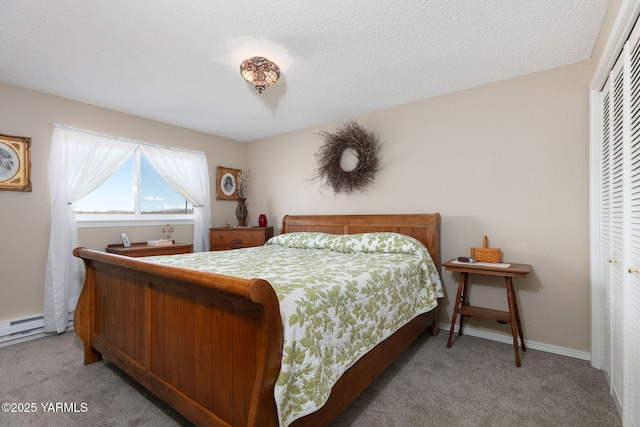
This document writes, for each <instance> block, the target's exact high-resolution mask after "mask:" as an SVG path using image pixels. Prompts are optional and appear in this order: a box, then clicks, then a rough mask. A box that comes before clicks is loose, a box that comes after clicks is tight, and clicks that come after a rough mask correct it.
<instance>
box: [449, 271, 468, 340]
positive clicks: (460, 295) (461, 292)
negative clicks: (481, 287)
mask: <svg viewBox="0 0 640 427" xmlns="http://www.w3.org/2000/svg"><path fill="white" fill-rule="evenodd" d="M467 277H469V274H468V273H460V283H459V284H458V292H457V294H456V301H455V304H454V306H453V317H452V318H451V327H450V328H449V339H448V340H447V348H449V347H451V338H452V337H453V331H454V329H455V326H456V319H457V317H458V307H460V304H462V303H463V302H464V300H465V299H466V295H467V292H466V288H467ZM461 334H462V316H460V327H459V330H458V335H461Z"/></svg>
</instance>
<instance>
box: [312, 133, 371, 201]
mask: <svg viewBox="0 0 640 427" xmlns="http://www.w3.org/2000/svg"><path fill="white" fill-rule="evenodd" d="M319 135H320V136H321V137H323V138H324V141H325V143H324V145H323V146H322V147H321V148H320V150H319V151H318V152H317V153H316V157H317V158H318V166H317V168H316V173H315V176H316V177H317V178H323V179H324V184H323V185H325V186H330V187H332V188H333V191H334V193H341V192H344V193H351V192H353V191H355V190H360V191H361V190H363V189H364V188H365V187H366V186H367V185H368V184H370V183H371V182H373V180H374V178H375V175H376V173H378V170H379V169H380V160H379V159H378V154H379V152H380V143H379V142H378V138H377V137H376V135H375V134H373V133H372V132H369V131H367V130H365V129H363V128H362V127H361V126H360V125H358V124H357V123H356V122H353V121H352V122H347V123H343V124H342V125H341V126H340V127H339V128H338V130H337V131H336V132H334V133H330V132H320V133H319ZM345 150H352V151H353V152H354V153H355V156H356V157H357V163H356V165H355V167H354V168H353V169H351V170H348V171H347V170H344V169H343V168H342V166H341V164H340V162H341V160H342V155H343V153H344V152H345Z"/></svg>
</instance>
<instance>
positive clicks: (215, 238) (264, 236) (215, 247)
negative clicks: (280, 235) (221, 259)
mask: <svg viewBox="0 0 640 427" xmlns="http://www.w3.org/2000/svg"><path fill="white" fill-rule="evenodd" d="M271 237H273V227H246V228H244V227H243V228H210V229H209V249H210V250H212V251H222V250H228V249H239V248H250V247H253V246H262V245H264V244H265V243H266V241H267V240H269V239H270V238H271Z"/></svg>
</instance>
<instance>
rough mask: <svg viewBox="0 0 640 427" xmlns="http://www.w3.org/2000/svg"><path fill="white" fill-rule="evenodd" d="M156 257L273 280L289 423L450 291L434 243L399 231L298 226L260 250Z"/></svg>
mask: <svg viewBox="0 0 640 427" xmlns="http://www.w3.org/2000/svg"><path fill="white" fill-rule="evenodd" d="M147 259H148V260H153V261H155V262H159V263H163V264H169V265H174V266H180V267H185V268H192V269H198V270H202V271H209V272H215V273H220V274H226V275H230V276H235V277H241V278H246V279H250V278H254V277H259V278H262V279H265V280H268V281H269V282H270V283H271V285H272V286H273V287H274V289H275V291H276V294H277V295H278V298H279V300H280V312H281V316H282V322H283V325H284V348H283V360H282V368H281V371H280V376H279V377H278V381H277V383H276V387H275V399H276V403H277V406H278V416H279V419H280V425H282V426H286V425H288V424H290V423H291V422H292V421H294V420H296V419H297V418H300V417H302V416H304V415H307V414H310V413H312V412H314V411H315V410H317V409H318V408H320V407H321V406H322V405H324V403H325V402H326V400H327V399H328V397H329V394H330V393H331V387H332V386H333V385H334V384H335V382H336V381H337V380H338V379H339V378H340V376H341V375H342V374H343V373H344V372H345V371H346V370H347V369H349V368H350V367H351V366H352V365H353V364H354V363H355V362H356V361H357V360H358V359H359V358H360V357H362V356H363V355H364V354H365V353H367V352H368V351H369V350H371V349H372V348H373V347H375V346H376V345H377V344H378V343H380V342H381V341H383V340H384V339H385V338H387V337H388V336H390V335H391V334H393V333H394V332H395V331H396V330H398V329H399V328H400V327H402V326H403V325H404V324H406V323H407V322H409V321H410V320H411V319H413V318H414V317H415V316H417V315H419V314H421V313H425V312H427V311H430V310H431V309H433V308H434V307H435V306H436V304H437V300H436V299H437V298H439V297H442V296H443V291H442V284H441V281H440V277H439V275H438V272H437V269H436V266H435V265H434V263H433V261H432V259H431V257H430V255H429V252H428V251H427V249H426V248H425V247H424V245H422V243H420V242H419V241H418V240H416V239H413V238H411V237H408V236H404V235H401V234H396V233H365V234H355V235H332V234H324V233H289V234H283V235H279V236H276V237H273V238H272V239H271V240H269V241H268V242H267V244H266V245H265V246H261V247H255V248H248V249H241V250H233V251H220V252H202V253H195V254H185V255H174V256H164V257H149V258H147Z"/></svg>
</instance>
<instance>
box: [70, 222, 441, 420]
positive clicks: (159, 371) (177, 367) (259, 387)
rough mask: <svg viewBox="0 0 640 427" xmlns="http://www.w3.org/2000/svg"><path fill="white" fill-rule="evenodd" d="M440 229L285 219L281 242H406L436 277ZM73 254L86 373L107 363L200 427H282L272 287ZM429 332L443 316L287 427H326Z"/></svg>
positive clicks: (417, 326)
mask: <svg viewBox="0 0 640 427" xmlns="http://www.w3.org/2000/svg"><path fill="white" fill-rule="evenodd" d="M439 220H440V217H439V214H437V213H435V214H410V215H337V216H325V215H311V216H286V217H285V218H284V219H283V222H282V233H283V234H284V233H291V232H303V231H304V232H311V231H315V232H325V233H331V234H357V233H366V232H380V231H389V232H396V233H401V234H406V235H409V236H412V237H414V238H416V239H418V240H420V241H421V242H422V243H423V244H424V245H425V246H426V247H427V249H428V250H429V253H430V254H431V257H432V258H433V260H434V262H435V263H436V266H437V268H438V269H439V267H440V256H439V225H440V223H439ZM74 255H76V256H77V257H79V258H82V260H83V261H84V263H85V266H86V281H85V285H84V288H83V290H82V294H81V296H80V300H79V302H78V306H77V309H76V313H75V323H74V324H75V330H76V332H77V334H78V335H79V336H80V337H81V339H82V341H83V343H84V361H85V364H90V363H94V362H96V361H99V360H101V358H102V356H103V355H104V356H105V357H107V358H108V359H109V360H111V361H112V362H113V363H114V364H115V365H116V366H118V367H119V368H120V369H122V370H123V371H124V372H126V373H127V374H128V375H130V376H131V377H133V378H134V379H135V380H136V381H137V382H139V383H140V384H141V385H143V386H144V387H146V388H147V389H149V390H150V391H151V392H153V393H154V394H156V395H157V396H158V397H159V398H160V399H162V400H163V401H165V402H166V403H168V404H169V405H170V406H172V407H173V408H174V409H176V410H177V411H178V412H180V413H181V414H182V415H183V416H185V417H186V418H187V419H189V420H190V421H191V422H193V423H194V424H196V425H199V426H215V425H220V426H275V425H278V415H277V408H276V404H275V400H274V385H275V383H276V379H277V378H278V375H279V372H280V366H281V359H282V347H283V325H282V319H281V317H280V310H279V303H278V299H277V297H276V293H275V291H274V290H273V288H272V287H271V285H270V284H269V283H268V282H267V281H265V280H262V279H259V278H256V279H251V280H244V279H240V278H235V277H229V276H224V275H219V274H214V273H205V272H199V271H195V270H188V269H185V268H179V267H173V266H167V265H159V264H155V263H151V262H146V261H144V258H142V259H140V258H138V259H136V258H128V257H123V256H119V255H113V254H107V253H103V252H97V251H93V250H88V249H84V248H77V249H75V250H74ZM430 326H431V327H432V333H433V335H436V334H437V333H438V308H437V307H436V308H435V309H433V310H432V311H430V312H428V313H424V314H421V315H419V316H418V317H416V318H414V319H413V320H412V321H411V322H409V323H408V324H406V325H405V326H403V327H402V328H401V329H399V330H398V331H397V332H396V333H395V334H393V335H392V336H390V337H389V338H387V339H386V340H384V341H383V342H381V343H380V344H378V345H377V346H376V347H375V348H374V349H373V350H371V351H370V352H369V353H367V354H366V355H365V356H364V357H362V358H361V359H360V360H359V361H358V362H357V363H356V364H355V365H353V366H352V367H351V368H350V369H348V370H347V371H346V372H345V373H344V374H343V375H342V377H341V378H340V380H339V381H338V382H337V383H336V384H335V385H334V387H333V388H332V391H331V395H330V397H329V400H328V401H327V403H326V404H325V405H324V406H323V407H321V408H320V409H319V410H317V411H316V412H314V413H311V414H310V415H307V416H305V417H303V418H299V419H298V420H296V421H294V423H293V424H291V425H301V426H306V425H313V426H322V425H328V424H329V423H330V422H331V421H332V420H333V419H334V418H335V417H336V416H337V415H338V414H340V413H341V412H342V411H343V410H344V409H345V408H346V407H347V406H348V405H349V404H350V403H351V402H352V401H353V400H354V399H355V398H356V397H357V396H358V395H359V394H360V393H361V392H362V391H363V390H364V389H365V388H366V387H367V386H368V385H369V384H371V382H373V380H374V379H375V378H376V377H377V376H378V375H379V374H380V373H382V371H383V370H384V369H385V368H386V367H387V366H388V365H389V364H390V363H391V362H392V361H393V360H394V359H395V358H396V357H398V356H399V355H400V354H401V353H402V352H403V351H404V350H405V349H406V348H407V347H408V346H409V344H411V342H413V341H414V340H415V339H416V338H417V337H418V336H419V335H420V334H421V333H423V332H424V331H425V330H426V329H427V328H429V327H430ZM201 378H211V381H202V380H201Z"/></svg>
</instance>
